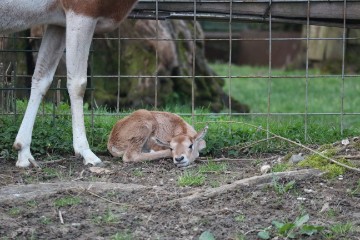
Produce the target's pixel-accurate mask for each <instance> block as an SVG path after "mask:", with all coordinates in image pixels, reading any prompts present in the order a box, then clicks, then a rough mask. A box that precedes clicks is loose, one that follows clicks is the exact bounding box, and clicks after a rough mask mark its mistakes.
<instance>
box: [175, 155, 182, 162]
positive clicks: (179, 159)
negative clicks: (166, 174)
mask: <svg viewBox="0 0 360 240" xmlns="http://www.w3.org/2000/svg"><path fill="white" fill-rule="evenodd" d="M182 160H184V156H181V157H176V158H175V161H177V162H181V161H182Z"/></svg>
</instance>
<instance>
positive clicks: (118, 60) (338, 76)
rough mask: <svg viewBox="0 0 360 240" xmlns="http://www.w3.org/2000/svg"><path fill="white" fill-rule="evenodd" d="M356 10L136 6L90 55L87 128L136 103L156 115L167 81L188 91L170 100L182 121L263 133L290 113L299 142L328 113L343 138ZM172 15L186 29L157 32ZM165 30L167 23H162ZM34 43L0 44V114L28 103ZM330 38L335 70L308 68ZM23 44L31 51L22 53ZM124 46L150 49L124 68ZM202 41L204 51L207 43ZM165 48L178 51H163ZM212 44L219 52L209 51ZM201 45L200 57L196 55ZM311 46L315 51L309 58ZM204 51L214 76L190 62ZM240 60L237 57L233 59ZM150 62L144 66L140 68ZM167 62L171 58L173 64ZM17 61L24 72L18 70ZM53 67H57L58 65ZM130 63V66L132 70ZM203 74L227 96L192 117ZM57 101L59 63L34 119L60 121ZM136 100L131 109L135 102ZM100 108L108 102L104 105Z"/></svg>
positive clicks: (355, 79) (340, 4)
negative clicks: (256, 121) (215, 122)
mask: <svg viewBox="0 0 360 240" xmlns="http://www.w3.org/2000/svg"><path fill="white" fill-rule="evenodd" d="M334 6H335V8H334ZM319 9H321V11H319ZM358 9H360V7H359V4H358V3H357V2H356V1H350V0H348V1H346V0H345V1H321V0H313V1H310V0H304V1H302V0H296V1H285V0H284V1H275V0H273V1H271V0H267V1H235V0H233V1H209V0H208V1H155V0H152V1H140V2H139V4H138V5H137V7H136V8H135V9H134V11H133V12H132V13H131V14H130V16H129V20H128V21H131V22H132V23H131V24H129V25H127V26H125V27H124V26H122V27H120V28H119V29H118V30H117V31H116V32H114V33H112V34H108V35H96V36H95V37H94V40H93V45H92V48H91V53H90V58H89V70H88V88H87V96H88V98H87V99H88V100H87V101H88V104H89V106H90V107H89V109H90V110H89V111H87V112H86V115H88V116H89V117H90V118H92V122H93V121H94V119H96V118H97V117H99V116H121V115H124V114H127V113H123V112H124V109H125V108H140V107H143V106H144V105H142V104H143V103H144V102H146V103H148V105H149V106H150V107H152V108H154V109H159V108H160V109H161V108H162V107H163V106H164V105H166V102H167V101H170V100H169V99H168V98H162V97H161V94H162V93H163V92H164V91H166V89H164V88H162V86H164V85H165V84H166V81H174V82H176V81H177V82H179V81H180V83H176V84H178V85H176V84H175V83H174V84H173V91H174V92H175V93H176V90H177V89H176V86H181V84H184V83H189V85H186V88H185V90H183V89H182V91H185V92H186V93H185V94H184V95H183V96H180V97H177V98H176V97H174V99H175V100H176V99H179V98H180V99H181V98H188V99H187V101H185V102H186V103H187V104H188V108H186V110H184V111H182V112H181V115H187V116H191V119H192V124H194V123H195V122H196V117H197V116H199V115H208V116H226V117H228V118H229V119H233V118H236V117H247V118H261V119H263V120H265V122H266V126H264V127H266V129H269V128H270V124H269V122H270V121H277V119H278V118H279V117H282V118H284V119H291V118H293V117H295V118H300V119H301V122H302V126H301V127H302V128H303V133H304V137H305V139H306V138H307V136H309V134H310V133H309V124H310V123H311V122H312V121H313V119H320V118H321V119H322V118H327V117H329V118H330V117H331V118H332V119H335V120H334V121H335V122H336V124H338V126H337V127H339V131H340V132H341V133H343V131H344V129H346V128H351V127H352V126H357V118H358V115H359V114H360V110H359V107H358V106H359V105H357V102H358V100H357V99H356V98H355V96H356V95H352V94H350V95H348V92H353V90H356V89H358V88H360V82H359V80H360V74H359V71H358V69H357V68H356V66H355V67H353V65H356V59H355V60H354V59H352V56H353V54H352V52H351V49H350V50H349V44H352V43H356V44H357V42H360V37H359V36H360V35H359V34H357V33H356V30H354V29H356V27H357V26H359V25H358V24H359V19H360V15H359V14H358V12H359V11H357V10H358ZM174 19H175V20H174ZM180 19H182V20H183V21H186V23H187V25H186V27H187V29H188V32H187V34H180V35H176V34H173V33H169V34H165V33H166V31H165V30H164V29H165V27H164V26H165V25H164V24H168V25H169V22H170V21H181V20H180ZM139 21H148V22H147V25H146V24H145V26H147V27H148V28H145V27H143V28H140V29H141V30H142V31H143V33H144V32H145V34H129V32H130V33H132V31H135V30H136V29H137V27H139V24H138V22H139ZM137 24H138V25H137ZM211 24H215V29H217V30H219V32H216V31H214V30H211V29H210V30H209V26H210V28H211ZM216 24H218V25H216ZM314 24H315V25H317V26H319V25H326V26H336V27H337V29H336V30H335V32H336V33H337V34H335V35H331V34H328V35H326V34H321V33H320V32H321V30H320V28H318V27H316V26H315V25H314ZM170 26H171V27H174V26H175V25H174V24H170ZM254 26H256V28H255V29H261V34H259V33H255V34H247V33H248V32H249V29H250V32H251V30H252V29H253V27H254ZM279 26H280V28H282V29H287V28H295V29H296V32H297V34H296V35H287V34H285V35H281V34H278V29H279ZM294 26H295V27H294ZM285 32H286V30H285ZM330 32H331V31H330ZM350 32H355V34H350ZM40 39H41V31H40V33H36V31H35V30H34V31H31V32H26V33H20V34H19V33H17V34H14V35H11V36H3V37H1V38H0V57H1V58H0V81H1V83H0V90H1V95H0V96H1V100H0V101H1V105H0V106H1V112H0V114H1V115H14V116H15V117H17V116H19V115H21V114H23V112H21V111H20V110H19V109H18V107H17V99H21V98H22V99H26V98H27V96H28V93H29V90H30V84H29V83H30V81H31V74H32V72H31V70H29V69H31V68H32V67H33V65H32V64H31V60H29V61H28V60H26V59H27V58H29V57H30V58H32V57H33V58H34V59H36V53H37V45H38V44H39V41H40ZM144 41H145V42H144ZM329 42H332V43H336V44H333V45H331V44H328V45H329V46H328V48H332V49H335V50H336V52H337V58H336V61H332V62H335V64H336V70H335V71H316V70H313V69H314V68H313V66H314V65H315V67H316V64H317V63H321V62H322V61H325V59H326V56H325V55H326V50H325V49H323V50H320V48H326V47H324V45H326V44H327V43H329ZM29 43H30V45H32V46H31V47H30V48H29ZM131 43H133V44H134V46H136V47H138V48H140V47H142V48H144V49H145V50H146V49H152V50H153V51H148V52H150V53H151V56H150V57H140V58H135V60H134V61H136V62H137V64H136V65H130V64H129V63H128V62H126V61H125V60H124V59H122V57H124V56H125V58H126V60H127V58H128V59H129V61H131V59H132V57H133V56H132V54H138V52H136V51H135V50H133V52H131V51H128V49H129V48H130V47H129V46H130V44H131ZM144 43H145V44H144ZM180 43H181V44H184V45H182V46H186V47H187V48H188V49H187V50H188V53H186V54H185V55H186V56H182V57H180V58H179V60H176V61H173V60H172V58H171V57H168V56H167V55H170V54H172V53H176V54H180V55H181V54H182V53H179V52H178V51H179V47H178V46H179V44H180ZM185 43H186V44H185ZM289 43H291V44H290V45H291V46H293V45H296V46H297V47H296V50H295V51H294V53H292V55H291V56H290V57H288V58H291V59H290V60H289V59H288V61H287V62H286V59H287V56H288V55H289V50H288V49H286V48H285V47H282V46H285V45H286V44H289ZM356 44H355V45H356ZM211 45H212V48H211V47H207V46H211ZM103 46H106V47H105V48H104V47H103ZM174 46H175V47H176V46H177V47H178V48H176V50H175V51H173V52H171V51H172V50H173V48H174ZM219 46H221V48H222V49H223V50H221V51H219V52H215V51H216V49H217V47H219ZM260 46H262V48H261V47H260ZM164 48H165V50H164ZM200 48H202V49H201V51H203V52H204V55H199V54H198V50H199V49H200ZM104 49H105V50H104ZM109 49H110V51H111V54H109ZM171 49H172V50H171ZM224 49H225V50H224ZM170 50H171V51H170ZM290 50H291V47H290ZM315 50H316V51H319V52H320V53H319V54H317V53H316V52H315ZM212 51H214V52H212ZM212 53H213V55H212ZM245 53H246V54H245ZM205 55H206V56H209V60H208V61H206V62H205V64H206V65H209V62H210V66H211V68H214V69H217V66H216V64H218V63H221V66H222V70H221V71H216V70H215V71H210V72H207V73H206V74H204V72H200V71H199V70H198V67H199V66H198V65H197V64H198V63H199V62H201V61H204V58H205ZM211 55H212V56H211ZM251 55H254V56H259V57H258V58H261V59H262V60H264V59H265V61H266V63H265V64H264V62H262V63H260V62H261V61H260V60H259V59H255V60H253V62H251V61H250V60H249V63H248V62H246V59H247V58H250V57H248V56H251ZM335 55H336V54H335ZM348 55H351V57H349V56H348ZM240 57H241V58H242V59H240V60H239V58H240ZM150 58H151V59H153V62H150V63H149V62H146V61H149V59H150ZM168 58H169V59H170V58H171V61H172V64H170V62H171V61H168ZM296 58H301V59H300V60H298V59H296ZM278 59H285V60H284V61H285V62H286V64H282V65H281V64H280V65H281V66H279V64H278V63H277V62H278V61H279V60H278ZM142 61H144V62H142ZM185 61H188V62H187V63H188V64H189V65H188V69H187V71H180V72H178V71H175V70H176V69H178V68H179V66H180V65H181V64H182V62H185ZM289 61H290V62H289ZM295 61H298V62H300V64H299V66H298V67H297V68H296V69H297V70H294V71H289V70H288V68H289V66H290V65H291V63H293V62H295ZM352 61H354V62H355V64H354V63H353V62H352ZM239 62H240V63H239ZM164 63H169V64H168V65H166V64H164ZM248 64H253V65H262V68H261V70H259V69H258V68H256V67H254V68H253V69H252V70H251V71H247V72H245V73H243V71H242V70H241V69H240V70H238V69H237V68H238V65H243V66H244V65H248ZM20 65H21V66H26V67H19V66H20ZM60 65H64V61H62V62H61V63H60ZM110 65H111V66H110ZM349 65H351V66H349ZM100 66H101V67H100ZM134 66H136V68H137V69H132V68H134ZM168 68H171V69H172V70H171V71H170V70H169V69H168ZM109 69H110V70H109ZM128 69H131V71H129V70H128ZM164 69H165V70H164ZM174 69H175V70H174ZM279 69H280V70H279ZM299 69H300V70H299ZM315 69H316V68H315ZM349 69H350V70H349ZM108 70H109V71H108ZM209 78H212V79H218V80H220V81H222V82H223V84H224V85H225V86H223V91H224V93H225V95H226V97H224V98H222V99H221V102H222V103H223V106H222V107H221V109H216V111H215V110H213V109H211V108H210V110H209V111H205V112H204V111H197V108H199V107H207V106H204V105H201V103H199V100H198V95H199V92H201V91H202V89H201V88H202V87H205V86H202V85H199V86H198V85H196V82H197V81H199V80H200V79H209ZM132 82H135V83H137V84H135V85H134V86H137V87H138V88H146V91H144V92H143V94H140V95H136V94H134V92H137V91H139V90H138V88H134V87H133V88H131V89H127V87H128V85H131V84H132ZM293 82H297V83H298V84H299V85H298V88H299V89H298V90H297V91H295V92H289V93H288V94H286V91H287V89H286V88H284V87H283V86H284V85H288V84H292V83H293ZM257 83H259V85H261V86H262V89H260V90H259V89H256V88H254V89H253V90H251V89H250V88H248V87H246V86H248V85H249V84H252V85H251V86H253V85H254V84H257ZM320 83H321V84H320ZM319 84H320V85H321V86H325V87H324V89H323V90H322V91H319V90H317V91H314V86H316V85H319ZM102 85H109V86H110V85H111V87H110V88H111V94H110V93H108V92H106V88H102V89H99V86H102ZM239 85H240V86H241V87H239ZM174 86H175V87H174ZM99 91H100V92H102V94H103V95H105V100H102V101H101V100H99V97H98V96H99V95H98V94H97V93H98V92H99ZM124 91H126V93H124ZM284 91H285V94H284V95H285V97H279V98H278V97H276V95H277V94H278V93H279V92H284ZM328 91H336V92H337V93H335V96H336V97H335V98H334V97H333V96H334V95H328ZM130 93H131V94H132V95H134V96H135V100H134V99H132V100H131V101H130V100H125V99H124V98H128V97H129V95H131V94H130ZM110 95H111V100H106V99H110V97H109V96H110ZM175 95H176V94H175ZM251 95H254V96H257V98H258V99H259V100H258V101H257V102H256V101H255V102H251V101H250V102H247V100H248V98H247V96H251ZM295 95H296V96H295ZM172 96H173V95H172ZM327 96H329V97H327ZM321 98H322V99H325V100H324V101H322V102H321V103H320V104H324V102H326V103H327V105H328V106H327V107H324V108H317V107H316V105H317V104H318V103H317V101H318V99H321ZM64 99H66V70H64V66H60V67H59V69H58V71H57V74H56V76H55V78H54V82H53V85H52V87H51V88H50V93H49V94H48V95H47V97H46V98H45V100H44V102H52V103H53V107H52V109H51V111H50V112H49V111H46V110H45V104H44V105H43V106H44V107H43V109H42V111H40V114H42V115H51V116H52V117H53V119H54V121H55V119H56V116H58V115H61V114H65V115H69V114H70V112H62V111H59V110H58V108H57V107H58V105H59V103H60V102H61V101H66V100H64ZM175 100H174V101H175ZM213 100H215V99H213ZM136 101H137V102H138V103H137V104H134V102H136ZM171 101H173V100H171ZM234 101H239V102H241V103H244V104H247V105H248V107H249V109H248V110H246V109H245V110H236V108H234ZM109 102H111V104H112V105H111V107H109ZM129 102H130V103H132V104H133V105H131V104H129ZM283 102H288V103H289V104H288V105H289V106H291V107H289V106H285V107H283V105H282V104H281V103H283ZM126 104H127V105H126ZM101 106H107V107H109V108H110V111H97V109H98V108H101Z"/></svg>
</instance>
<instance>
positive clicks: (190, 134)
mask: <svg viewBox="0 0 360 240" xmlns="http://www.w3.org/2000/svg"><path fill="white" fill-rule="evenodd" d="M207 129H208V127H207V126H206V127H205V128H204V129H203V130H201V131H200V132H198V133H197V132H196V131H195V130H194V128H193V127H192V126H190V125H189V124H188V123H187V122H185V121H184V120H183V119H182V118H180V117H179V116H178V115H176V114H173V113H169V112H157V111H147V110H138V111H135V112H134V113H132V114H131V115H129V116H127V117H125V118H123V119H121V120H119V121H118V122H117V123H116V124H115V125H114V127H113V129H112V131H111V133H110V137H109V141H108V144H107V147H108V150H109V151H110V153H111V154H112V155H113V156H114V157H123V161H124V162H140V161H145V160H155V159H159V158H166V157H172V158H173V161H174V163H175V164H176V165H177V166H179V167H184V166H187V165H189V164H190V163H192V162H193V161H194V160H195V159H196V158H197V157H198V156H199V151H200V150H202V149H204V148H205V147H206V142H205V141H204V140H203V138H204V137H205V135H206V132H207Z"/></svg>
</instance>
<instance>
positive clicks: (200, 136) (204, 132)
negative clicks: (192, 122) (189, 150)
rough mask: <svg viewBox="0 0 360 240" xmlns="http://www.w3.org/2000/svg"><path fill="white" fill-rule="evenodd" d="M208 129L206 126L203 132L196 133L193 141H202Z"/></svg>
mask: <svg viewBox="0 0 360 240" xmlns="http://www.w3.org/2000/svg"><path fill="white" fill-rule="evenodd" d="M208 129H209V126H208V125H206V126H205V127H204V129H203V130H201V131H200V132H198V133H197V134H196V136H195V141H200V140H202V139H203V138H204V137H205V135H206V133H207V131H208Z"/></svg>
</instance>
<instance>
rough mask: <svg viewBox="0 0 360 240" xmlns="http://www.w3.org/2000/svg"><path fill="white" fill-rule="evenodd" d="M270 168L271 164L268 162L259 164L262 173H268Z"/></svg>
mask: <svg viewBox="0 0 360 240" xmlns="http://www.w3.org/2000/svg"><path fill="white" fill-rule="evenodd" d="M270 169H271V166H270V165H269V164H265V165H263V166H261V168H260V172H261V173H262V174H265V173H268V172H269V171H270Z"/></svg>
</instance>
